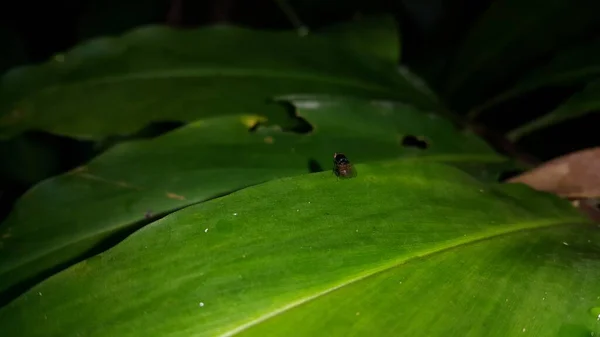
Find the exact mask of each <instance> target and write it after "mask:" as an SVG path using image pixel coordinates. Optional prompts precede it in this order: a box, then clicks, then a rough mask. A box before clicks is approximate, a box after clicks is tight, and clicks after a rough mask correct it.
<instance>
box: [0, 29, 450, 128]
mask: <svg viewBox="0 0 600 337" xmlns="http://www.w3.org/2000/svg"><path fill="white" fill-rule="evenodd" d="M357 25H359V28H360V23H357ZM346 27H347V29H349V30H350V29H351V26H346ZM359 28H356V27H353V28H352V29H351V31H352V32H356V33H357V34H358V31H359V30H360V29H359ZM339 35H340V31H339V30H338V31H335V32H333V33H331V36H328V34H327V33H323V34H320V35H319V34H310V35H308V36H305V37H300V36H298V35H297V34H295V33H294V32H271V31H254V30H249V29H244V28H238V27H230V26H214V27H204V28H198V29H193V30H175V29H170V28H166V27H160V26H150V27H143V28H139V29H136V30H133V31H131V32H129V33H127V34H124V35H123V36H121V37H118V38H99V39H95V40H92V41H90V42H87V43H85V44H82V45H80V46H78V47H76V48H74V49H73V50H71V51H69V52H68V53H66V54H64V55H57V56H56V58H55V59H54V60H52V61H50V62H48V63H46V64H42V65H39V66H33V67H26V68H20V69H16V70H14V71H11V72H10V73H8V74H7V75H6V76H4V78H2V82H1V86H0V135H3V136H5V137H7V136H11V135H14V134H16V133H19V132H22V131H23V130H28V129H32V128H33V129H42V130H45V131H48V132H51V133H55V134H61V135H67V136H71V137H78V138H86V139H101V138H103V137H106V136H108V135H114V134H130V133H133V132H135V131H137V130H139V129H141V128H142V127H144V126H146V125H147V124H148V123H149V122H152V121H165V120H168V121H184V122H191V121H194V120H197V119H200V118H206V117H211V116H222V115H226V114H238V113H240V112H247V113H251V114H254V113H255V111H261V114H262V115H264V116H267V117H269V118H270V119H273V118H275V117H277V116H279V115H280V113H281V108H280V106H278V105H276V104H269V103H268V101H269V100H270V99H272V98H273V97H275V96H279V95H288V94H307V93H317V94H319V93H321V94H343V95H349V96H355V97H367V98H377V99H394V100H400V101H404V102H405V103H410V104H414V105H416V106H419V107H422V108H425V109H437V107H438V103H437V102H436V100H435V99H432V97H431V96H429V95H424V94H422V93H421V92H420V91H419V90H417V89H416V88H414V87H413V86H412V84H411V83H410V82H408V81H406V80H405V79H404V77H402V76H400V75H399V74H397V71H396V64H395V63H392V62H390V61H389V60H384V59H382V57H380V52H379V51H373V52H368V51H369V50H368V49H365V50H363V51H361V52H357V51H356V46H355V45H354V44H353V45H352V46H348V45H347V44H348V39H342V40H341V42H340V43H337V42H336V41H337V40H336V38H337V37H338V36H339ZM386 36H387V35H386ZM385 40H386V41H391V40H389V39H385ZM397 45H398V44H397V42H396V45H395V46H397ZM390 48H392V47H391V46H390ZM374 50H379V49H378V48H376V49H374ZM278 122H280V123H283V121H282V120H280V121H278Z"/></svg>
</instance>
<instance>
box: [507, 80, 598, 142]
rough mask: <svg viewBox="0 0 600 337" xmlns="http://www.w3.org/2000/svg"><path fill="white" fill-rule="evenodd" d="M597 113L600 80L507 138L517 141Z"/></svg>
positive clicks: (512, 132) (514, 131)
mask: <svg viewBox="0 0 600 337" xmlns="http://www.w3.org/2000/svg"><path fill="white" fill-rule="evenodd" d="M597 112H600V80H596V81H593V82H591V83H590V84H588V85H587V86H586V87H585V88H584V89H583V90H582V91H580V92H578V93H577V94H575V95H573V96H571V98H569V99H568V100H567V101H566V102H565V103H563V104H561V105H560V106H559V107H558V108H556V109H554V110H553V111H551V112H550V113H548V114H546V115H544V116H542V117H539V118H537V119H535V120H533V121H531V122H529V123H527V124H524V125H522V126H520V127H518V128H517V129H514V130H513V131H511V132H510V133H509V134H508V135H507V137H508V138H509V139H510V140H511V141H517V140H519V139H520V138H521V137H523V136H524V135H526V134H528V133H531V132H534V131H536V130H539V129H542V128H545V127H548V126H551V125H554V124H558V123H561V122H564V121H566V120H569V119H572V118H577V117H581V116H584V115H586V114H588V113H597Z"/></svg>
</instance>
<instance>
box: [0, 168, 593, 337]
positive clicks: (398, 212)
mask: <svg viewBox="0 0 600 337" xmlns="http://www.w3.org/2000/svg"><path fill="white" fill-rule="evenodd" d="M357 169H358V172H359V175H358V177H356V178H354V179H350V180H337V179H336V178H335V177H333V176H332V175H331V174H330V173H328V172H323V173H317V174H310V175H301V176H296V177H291V178H284V179H281V180H275V181H271V182H268V183H265V184H261V185H259V186H254V187H250V188H248V189H244V190H242V191H238V192H236V193H234V194H231V195H228V196H225V197H222V198H219V199H214V200H211V201H209V202H206V203H203V204H200V205H196V206H192V207H189V208H186V209H184V210H181V211H178V212H176V213H173V214H171V215H169V216H167V217H166V218H164V219H162V220H159V221H157V222H155V223H153V224H151V225H149V226H147V227H145V228H143V229H142V230H140V231H138V232H136V233H135V234H133V235H132V236H130V237H129V238H128V239H126V240H125V241H124V242H122V243H120V244H119V245H117V246H116V247H114V248H112V249H111V250H109V251H107V252H104V253H102V254H100V255H97V256H95V257H93V258H90V259H88V260H86V261H84V262H81V263H79V264H77V265H75V266H72V267H71V268H69V269H67V270H65V271H63V272H61V273H59V274H57V275H55V276H53V277H51V278H49V279H48V280H46V281H45V282H43V283H42V284H40V285H38V286H36V287H35V288H33V289H31V291H29V292H28V293H26V294H24V295H23V296H21V297H20V298H18V299H17V300H16V301H14V302H12V303H11V304H9V305H8V306H6V307H4V308H2V309H0V327H2V330H3V331H6V332H8V333H9V334H10V335H15V334H17V333H18V334H19V335H20V336H24V337H29V336H76V335H78V334H84V335H86V336H107V335H110V336H122V337H133V336H148V335H157V336H167V337H171V336H190V335H194V336H234V335H248V336H265V335H267V336H272V335H279V336H280V335H283V334H289V335H291V336H306V335H311V334H315V333H316V334H319V333H322V332H323V331H327V335H330V336H348V335H362V334H364V333H369V334H375V335H398V334H405V333H406V334H408V335H411V336H412V335H427V336H449V335H452V336H481V335H482V334H483V333H485V334H486V335H487V336H522V335H523V332H527V333H528V334H531V335H536V336H557V335H560V336H573V335H576V334H574V332H577V333H579V334H581V335H583V334H582V332H585V333H587V334H588V335H589V334H590V333H591V332H594V333H596V332H597V331H598V329H597V328H598V326H597V324H598V323H597V317H595V316H593V314H594V313H595V312H594V311H593V310H594V308H596V307H598V305H599V301H600V300H599V299H598V298H597V296H598V294H597V290H598V287H597V285H598V281H597V280H598V277H600V246H599V245H598V242H600V241H599V239H600V233H599V231H598V229H597V228H596V227H595V226H593V225H591V224H589V223H587V221H586V220H585V219H584V218H582V217H581V216H580V215H579V214H578V213H577V212H576V211H575V210H574V209H573V208H572V207H571V206H570V204H569V203H568V202H566V201H563V200H560V199H559V198H556V197H554V196H552V195H548V194H544V193H540V192H536V191H534V190H531V189H529V188H528V187H526V186H523V185H514V184H507V185H505V184H485V183H482V182H480V181H478V180H476V179H473V178H472V177H471V176H469V175H467V174H465V173H463V172H462V171H460V170H457V169H455V168H452V167H450V166H447V165H444V164H439V163H433V162H419V161H405V162H384V163H378V164H375V163H373V164H359V165H357ZM475 308H477V309H475Z"/></svg>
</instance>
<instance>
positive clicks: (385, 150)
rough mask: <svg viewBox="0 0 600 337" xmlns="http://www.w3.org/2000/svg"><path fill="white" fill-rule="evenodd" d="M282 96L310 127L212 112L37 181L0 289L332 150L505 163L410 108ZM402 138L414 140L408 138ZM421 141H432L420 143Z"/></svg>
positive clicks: (362, 158) (14, 215)
mask: <svg viewBox="0 0 600 337" xmlns="http://www.w3.org/2000/svg"><path fill="white" fill-rule="evenodd" d="M281 100H287V101H290V102H292V103H293V104H294V105H295V106H296V108H297V114H298V115H299V116H301V117H302V118H304V120H306V121H307V122H308V123H310V124H311V125H312V127H313V131H312V132H311V133H309V134H297V133H293V132H286V131H282V130H280V129H278V128H272V127H258V128H256V130H255V131H252V132H250V131H249V129H250V128H251V127H253V126H254V124H255V123H257V122H258V121H260V120H261V119H260V118H259V117H257V116H252V115H237V116H235V115H231V116H224V117H214V118H208V119H204V120H200V121H198V122H196V123H193V124H190V125H188V126H185V127H183V128H180V129H177V130H175V131H172V132H170V133H167V134H165V135H163V136H161V137H158V138H155V139H152V140H141V141H134V142H129V143H123V144H120V145H117V146H115V147H113V148H112V149H110V150H108V151H107V152H105V153H103V154H102V155H100V156H98V157H96V158H94V160H92V161H91V162H90V163H88V164H87V165H86V166H84V167H80V168H78V169H75V170H73V171H72V172H69V173H67V174H63V175H60V176H57V177H54V178H51V179H48V180H46V181H44V182H42V183H40V184H38V185H36V186H35V187H33V188H32V189H31V190H29V191H28V192H27V193H26V194H25V195H23V196H22V197H21V198H20V199H19V200H18V201H17V203H16V205H15V207H14V209H13V211H12V212H11V214H9V216H8V218H7V219H6V220H5V221H4V222H3V223H2V226H1V227H0V228H2V229H3V231H2V232H0V236H2V235H7V238H6V239H5V240H2V242H1V243H2V248H0V293H5V294H7V293H11V291H7V289H10V288H11V287H14V286H15V285H18V284H19V283H21V282H24V281H27V280H30V279H31V278H35V277H36V276H37V275H39V273H41V272H44V271H47V270H50V269H52V268H56V267H57V266H60V265H63V264H65V263H69V261H72V260H73V259H74V258H77V257H79V256H81V255H82V254H84V253H86V252H88V251H89V250H90V249H92V248H94V247H96V246H97V245H98V244H100V243H102V242H103V240H106V239H107V238H110V237H112V236H114V235H116V234H117V233H118V232H120V231H122V230H124V229H127V230H128V231H131V230H133V229H135V228H137V227H139V226H140V223H142V222H144V221H147V220H149V219H148V218H150V219H152V218H154V217H155V216H157V215H161V214H163V213H165V212H171V211H174V210H176V209H178V208H180V207H185V206H188V205H190V204H193V203H197V202H202V201H204V200H207V199H211V198H215V197H217V196H221V195H223V194H227V193H230V192H232V191H235V190H238V189H241V188H244V187H247V186H250V185H254V184H258V183H262V182H264V181H268V180H271V179H275V178H280V177H286V176H291V175H297V174H302V173H308V172H311V171H321V170H327V171H329V170H331V168H332V155H333V153H334V152H344V153H346V154H347V155H348V157H349V158H350V160H351V161H352V162H354V163H363V162H367V161H372V160H381V159H386V158H389V159H395V158H398V159H400V158H405V159H410V158H413V159H422V160H433V161H448V162H454V163H459V164H467V165H473V164H479V165H480V164H486V163H492V164H493V163H502V162H504V161H505V158H504V157H502V156H499V155H498V154H496V153H495V152H494V151H493V150H492V149H491V148H490V147H489V146H488V145H487V144H485V143H484V142H483V141H482V140H481V139H479V138H477V137H476V136H474V135H472V134H464V133H461V132H459V131H458V130H455V129H454V128H453V126H452V125H451V124H450V123H449V122H447V121H446V120H444V119H442V118H440V117H438V116H436V115H433V114H425V113H423V112H422V111H419V110H416V109H414V108H412V107H410V106H407V105H401V104H395V103H392V102H387V101H365V100H359V99H352V98H340V97H337V98H336V97H328V96H321V97H314V96H307V97H288V98H281ZM405 139H408V140H413V142H408V143H407V145H403V142H404V140H405ZM419 142H422V143H424V144H426V145H427V146H428V147H427V148H426V149H421V148H418V147H416V146H415V145H419V144H421V143H419ZM330 174H331V173H330ZM12 292H15V291H14V290H13V291H12Z"/></svg>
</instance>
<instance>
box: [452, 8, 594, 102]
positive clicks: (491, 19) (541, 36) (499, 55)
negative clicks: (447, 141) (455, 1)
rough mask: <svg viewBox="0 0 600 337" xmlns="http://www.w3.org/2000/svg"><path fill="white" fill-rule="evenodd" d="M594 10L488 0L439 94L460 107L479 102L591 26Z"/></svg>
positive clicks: (574, 39)
mask: <svg viewBox="0 0 600 337" xmlns="http://www.w3.org/2000/svg"><path fill="white" fill-rule="evenodd" d="M598 10H600V2H597V1H589V0H576V1H570V0H557V1H551V2H548V1H542V0H530V1H520V0H501V1H494V2H493V3H492V5H491V6H490V8H489V9H488V10H487V11H486V12H485V14H483V15H482V16H480V17H479V19H478V22H477V23H476V24H475V25H474V26H473V28H472V29H471V31H470V33H469V34H468V36H467V37H466V39H465V41H464V43H463V44H462V46H461V48H460V49H459V50H458V52H457V54H456V55H455V56H454V58H453V62H452V63H451V64H450V66H449V71H448V75H447V83H446V84H445V87H444V93H445V95H446V96H447V97H449V98H451V99H452V100H454V101H455V102H458V103H459V104H460V106H465V107H473V106H474V105H476V104H481V103H483V102H484V101H485V98H486V97H490V96H489V95H490V94H491V93H492V92H494V91H495V90H498V88H501V87H503V86H505V85H507V83H510V82H511V81H514V80H517V79H518V78H515V77H514V76H515V74H519V73H520V72H522V71H524V70H527V69H530V68H531V66H532V65H533V64H535V63H536V62H537V63H538V64H539V60H542V59H543V57H546V56H548V55H547V54H548V53H549V52H552V51H553V50H555V49H556V48H560V47H567V46H570V45H572V44H573V42H574V41H577V39H578V38H579V37H580V36H582V35H583V34H586V33H587V32H588V31H590V30H593V29H597V28H598V21H597V14H596V13H597V12H598ZM477 100H480V101H479V102H477Z"/></svg>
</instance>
